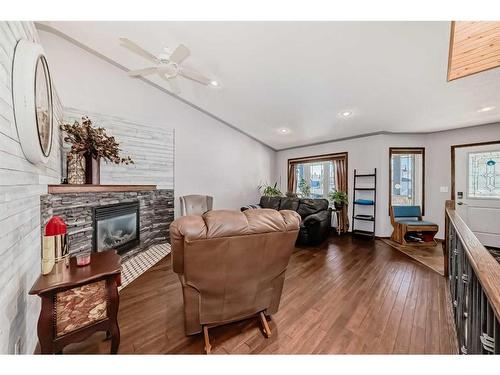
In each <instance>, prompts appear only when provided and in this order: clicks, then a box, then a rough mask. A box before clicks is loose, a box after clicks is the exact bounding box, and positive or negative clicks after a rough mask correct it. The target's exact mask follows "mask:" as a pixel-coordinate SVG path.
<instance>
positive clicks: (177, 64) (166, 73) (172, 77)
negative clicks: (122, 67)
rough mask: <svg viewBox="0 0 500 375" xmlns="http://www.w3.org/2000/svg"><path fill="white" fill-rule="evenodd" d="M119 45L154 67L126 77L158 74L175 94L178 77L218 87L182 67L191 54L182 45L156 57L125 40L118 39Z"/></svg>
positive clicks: (132, 71)
mask: <svg viewBox="0 0 500 375" xmlns="http://www.w3.org/2000/svg"><path fill="white" fill-rule="evenodd" d="M120 42H121V45H122V46H123V47H125V48H127V49H128V50H129V51H132V52H134V53H136V54H138V55H139V56H142V57H143V58H145V59H146V60H148V61H150V62H152V63H153V64H155V65H156V66H152V67H149V68H144V69H138V70H131V71H129V72H128V75H129V76H131V77H139V76H148V75H151V74H158V75H159V76H160V77H161V78H162V79H164V80H165V81H167V82H168V83H169V85H170V89H171V91H172V92H173V93H175V94H180V92H181V90H180V87H179V83H178V77H179V76H181V77H184V78H188V79H190V80H192V81H194V82H198V83H201V84H202V85H205V86H208V85H212V86H218V85H219V84H218V82H217V81H214V80H211V79H210V78H207V77H205V76H204V75H203V74H201V73H199V72H197V71H195V70H192V69H188V68H186V67H184V66H182V63H183V62H184V61H185V60H186V59H187V58H188V57H189V55H190V54H191V52H190V51H189V49H188V48H187V47H186V46H185V45H183V44H179V45H178V46H177V48H176V49H175V50H174V51H173V52H171V53H170V51H169V49H167V48H166V49H165V50H164V53H161V54H160V55H158V56H155V55H153V54H152V53H150V52H148V51H146V50H145V49H144V48H142V47H141V46H139V45H138V44H136V43H134V42H132V41H131V40H130V39H127V38H120Z"/></svg>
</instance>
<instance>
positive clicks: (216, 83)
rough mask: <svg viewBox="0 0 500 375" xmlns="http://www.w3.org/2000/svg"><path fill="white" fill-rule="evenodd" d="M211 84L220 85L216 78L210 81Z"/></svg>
mask: <svg viewBox="0 0 500 375" xmlns="http://www.w3.org/2000/svg"><path fill="white" fill-rule="evenodd" d="M210 84H211V85H212V86H213V87H217V86H219V82H217V81H215V80H214V81H210Z"/></svg>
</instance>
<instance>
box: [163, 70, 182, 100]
mask: <svg viewBox="0 0 500 375" xmlns="http://www.w3.org/2000/svg"><path fill="white" fill-rule="evenodd" d="M159 76H160V77H161V78H163V79H164V80H165V81H167V82H168V84H169V85H170V91H172V92H173V93H174V94H176V95H179V94H180V93H181V88H180V87H179V81H178V80H177V78H176V77H166V76H165V75H164V74H159Z"/></svg>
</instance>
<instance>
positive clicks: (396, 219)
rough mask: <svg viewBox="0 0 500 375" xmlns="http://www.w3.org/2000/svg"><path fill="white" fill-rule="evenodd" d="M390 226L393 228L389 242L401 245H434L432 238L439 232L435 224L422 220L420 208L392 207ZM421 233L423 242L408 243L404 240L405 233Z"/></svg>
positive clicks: (434, 241)
mask: <svg viewBox="0 0 500 375" xmlns="http://www.w3.org/2000/svg"><path fill="white" fill-rule="evenodd" d="M391 224H392V226H393V228H394V230H393V232H392V235H391V240H393V241H395V242H397V243H400V244H402V245H417V246H418V245H425V246H428V245H429V244H436V240H435V239H434V236H435V235H436V233H437V232H438V231H439V226H438V225H437V224H434V223H431V222H430V221H425V220H422V212H421V210H420V206H392V207H391ZM410 232H421V233H422V234H423V237H424V238H423V239H424V242H408V241H406V239H405V236H406V234H407V233H410Z"/></svg>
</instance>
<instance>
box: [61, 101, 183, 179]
mask: <svg viewBox="0 0 500 375" xmlns="http://www.w3.org/2000/svg"><path fill="white" fill-rule="evenodd" d="M82 116H88V117H89V118H90V119H91V120H92V124H93V125H94V126H98V127H103V128H105V129H106V133H107V134H108V135H112V136H114V137H115V138H116V140H117V141H118V143H120V149H121V154H122V155H123V156H126V155H129V156H130V157H131V158H132V160H134V164H129V165H125V164H121V165H116V164H107V163H105V162H102V163H101V184H138V185H141V184H152V185H157V186H158V188H161V189H173V188H174V131H173V130H172V129H168V128H162V127H158V126H149V125H146V124H143V123H137V122H133V121H129V120H126V119H123V118H121V117H118V116H110V115H104V114H101V113H94V112H90V111H86V110H81V109H75V108H64V120H65V121H66V122H69V123H73V122H74V121H75V120H78V121H81V118H82Z"/></svg>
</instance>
